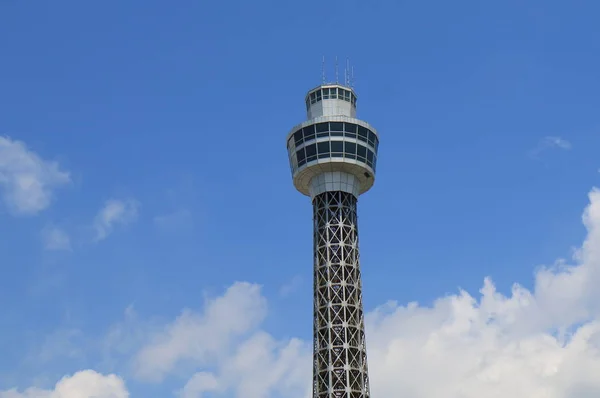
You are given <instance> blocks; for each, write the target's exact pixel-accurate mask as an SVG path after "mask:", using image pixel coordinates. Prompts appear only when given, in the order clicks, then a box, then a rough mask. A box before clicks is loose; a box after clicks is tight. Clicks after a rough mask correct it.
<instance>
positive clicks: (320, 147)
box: [317, 141, 329, 155]
mask: <svg viewBox="0 0 600 398" xmlns="http://www.w3.org/2000/svg"><path fill="white" fill-rule="evenodd" d="M317 151H318V152H319V155H320V154H322V153H327V154H329V141H323V142H319V143H318V144H317Z"/></svg>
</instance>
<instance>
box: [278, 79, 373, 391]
mask: <svg viewBox="0 0 600 398" xmlns="http://www.w3.org/2000/svg"><path fill="white" fill-rule="evenodd" d="M306 113H307V120H306V121H305V122H303V123H301V124H299V125H297V126H296V127H294V128H293V129H292V130H291V131H290V133H289V134H288V136H287V149H288V154H289V160H290V167H291V170H292V178H293V181H294V185H295V187H296V189H297V190H298V191H300V192H301V193H303V194H304V195H306V196H310V198H311V200H312V204H313V223H314V234H313V249H314V324H313V328H314V335H313V336H314V347H313V398H368V397H370V390H369V376H368V367H367V351H366V345H365V332H364V316H363V305H362V285H361V277H360V265H359V253H358V224H357V209H356V208H357V206H356V205H357V201H358V197H359V196H360V195H361V194H362V193H364V192H366V191H368V190H369V189H370V188H371V187H372V186H373V183H374V181H375V170H376V166H377V149H378V146H379V135H378V134H377V131H376V130H375V129H374V128H373V127H372V126H371V125H369V124H368V123H366V122H364V121H362V120H359V119H357V118H356V93H355V92H354V90H353V89H352V88H350V87H347V86H344V85H340V84H324V85H321V86H319V87H317V88H315V89H312V90H310V91H309V92H308V94H307V95H306Z"/></svg>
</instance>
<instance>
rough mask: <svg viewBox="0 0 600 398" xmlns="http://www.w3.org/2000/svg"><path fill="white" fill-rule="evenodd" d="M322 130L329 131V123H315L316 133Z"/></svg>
mask: <svg viewBox="0 0 600 398" xmlns="http://www.w3.org/2000/svg"><path fill="white" fill-rule="evenodd" d="M323 131H329V123H327V122H325V123H317V133H322V132H323Z"/></svg>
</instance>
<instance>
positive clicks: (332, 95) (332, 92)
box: [330, 87, 337, 99]
mask: <svg viewBox="0 0 600 398" xmlns="http://www.w3.org/2000/svg"><path fill="white" fill-rule="evenodd" d="M330 90H331V91H330V94H331V99H337V88H336V87H333V88H331V89H330Z"/></svg>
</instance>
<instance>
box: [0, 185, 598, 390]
mask: <svg viewBox="0 0 600 398" xmlns="http://www.w3.org/2000/svg"><path fill="white" fill-rule="evenodd" d="M589 199H590V204H589V205H588V207H587V208H586V210H585V212H584V214H583V223H584V225H585V227H586V229H587V236H586V239H585V240H584V242H583V244H582V245H581V247H580V248H579V249H578V250H577V251H576V252H575V255H574V256H573V259H572V260H571V261H570V262H567V261H565V260H559V261H557V262H556V264H554V265H552V266H549V267H542V268H540V269H538V270H537V271H536V272H535V279H534V284H533V288H532V289H527V288H525V287H523V286H521V285H519V284H515V285H514V286H513V287H512V290H511V292H510V293H509V294H502V293H500V292H498V291H497V290H496V288H495V286H494V284H493V282H492V281H491V280H490V279H489V278H485V279H484V280H483V285H482V287H481V289H480V291H479V292H478V293H477V294H473V293H469V292H466V291H458V292H457V293H456V294H452V295H448V296H445V297H441V298H439V299H438V300H436V301H435V302H434V303H433V304H432V305H430V306H422V305H419V304H418V303H416V302H413V303H408V304H406V305H401V304H398V303H396V302H394V301H390V302H388V303H385V304H383V305H381V306H380V307H378V308H376V309H374V310H373V311H371V312H369V313H368V314H367V315H366V328H367V345H368V355H369V358H368V361H369V367H370V376H371V391H372V395H373V396H393V397H410V398H437V397H440V396H443V397H448V398H500V397H506V396H514V397H532V398H572V397H577V398H592V397H598V396H600V378H599V377H598V375H599V374H600V305H599V303H600V291H598V289H597V288H596V286H597V285H598V284H599V283H600V191H598V190H596V189H594V190H592V191H591V192H590V194H589ZM367 291H368V287H367ZM266 312H267V308H266V299H265V298H264V297H263V295H262V294H261V292H260V287H259V286H257V285H253V284H249V283H236V284H234V285H233V286H231V287H230V288H229V289H227V290H226V291H225V293H224V294H223V295H222V296H220V297H217V298H215V299H212V300H209V301H208V302H207V303H206V306H205V307H204V308H203V310H202V311H199V312H196V311H192V310H186V311H184V312H183V313H182V314H181V315H180V316H179V317H177V318H176V319H174V320H173V321H172V322H169V323H168V324H166V325H165V326H163V327H162V328H161V329H160V330H159V331H157V332H155V333H153V334H152V335H151V337H150V338H149V339H148V340H147V342H146V343H145V344H143V345H142V347H141V348H140V349H139V351H138V352H137V353H136V354H135V355H134V359H133V363H134V371H135V376H136V378H139V379H141V380H150V381H154V382H157V381H161V380H163V379H164V378H165V377H166V376H167V375H169V374H177V375H178V376H185V375H186V374H187V376H186V377H187V380H188V381H187V383H182V386H181V387H180V388H179V389H178V390H177V391H175V392H174V393H175V395H176V396H178V397H179V398H202V397H207V396H223V397H237V398H268V397H278V398H310V396H311V391H310V388H311V386H310V383H311V356H312V354H311V346H312V345H311V343H310V341H302V340H300V339H296V338H284V339H278V338H276V337H274V336H273V335H271V334H269V333H267V332H266V331H264V330H262V329H261V328H260V324H261V322H262V321H263V319H264V318H265V316H266ZM182 365H185V366H182ZM95 375H96V376H97V377H104V376H101V375H97V374H95ZM73 378H75V376H73ZM82 380H83V378H82ZM101 380H104V379H101ZM116 380H118V379H116ZM61 383H62V381H61V382H59V384H57V388H56V389H55V392H51V391H43V390H32V391H33V392H28V390H26V391H25V392H24V393H20V394H21V395H12V396H11V395H6V394H18V393H17V392H16V391H14V390H13V391H11V392H5V393H4V394H5V395H0V398H23V397H32V396H35V397H36V398H37V397H42V398H45V397H50V398H58V397H60V398H64V397H69V398H70V396H68V395H46V396H44V395H31V394H36V393H39V394H44V393H45V394H51V393H55V394H56V391H59V389H58V386H59V385H60V384H61ZM97 384H98V383H96V384H89V386H90V387H89V388H92V387H91V386H92V385H97ZM115 385H116V384H115ZM119 385H120V386H122V384H119ZM81 386H82V387H81V388H83V384H81ZM82 391H83V390H82ZM123 391H125V390H124V387H123V390H122V393H126V392H123ZM28 393H29V394H30V395H24V394H28ZM78 396H82V397H83V396H89V395H85V394H83V395H78ZM97 396H99V397H102V396H103V395H97ZM116 396H117V397H120V396H118V395H116ZM123 396H125V395H123Z"/></svg>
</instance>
